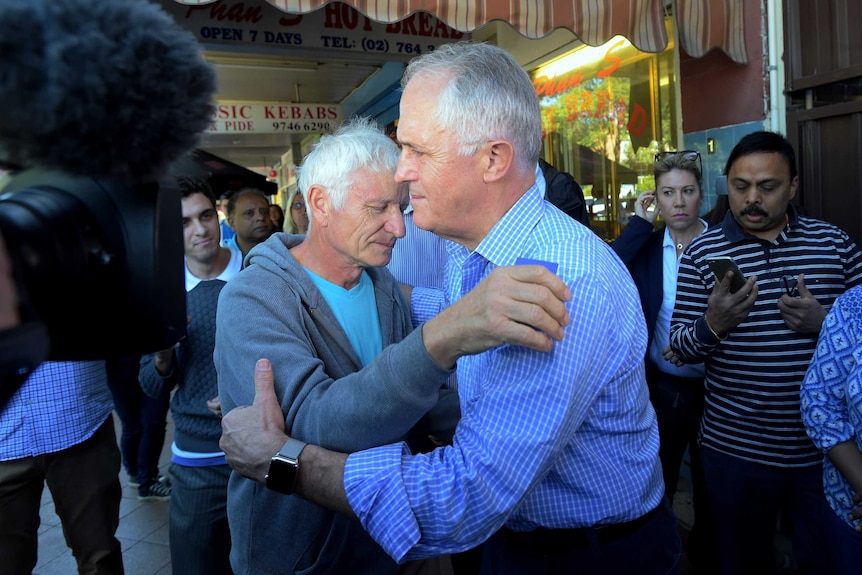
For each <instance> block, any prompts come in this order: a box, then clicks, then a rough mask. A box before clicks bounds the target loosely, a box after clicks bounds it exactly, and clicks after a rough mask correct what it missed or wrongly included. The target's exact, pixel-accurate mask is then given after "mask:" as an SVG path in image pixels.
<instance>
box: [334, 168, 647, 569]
mask: <svg viewBox="0 0 862 575" xmlns="http://www.w3.org/2000/svg"><path fill="white" fill-rule="evenodd" d="M447 249H448V250H449V262H448V263H447V269H446V286H447V291H446V293H445V297H440V295H439V294H438V295H437V298H436V299H433V296H434V294H433V292H432V290H428V289H419V290H414V292H413V296H412V299H413V303H414V304H416V306H415V307H414V310H413V311H414V318H415V319H418V320H422V319H426V318H427V317H428V316H430V315H433V313H434V312H435V311H436V310H437V309H439V308H440V306H442V305H445V304H446V303H447V302H454V301H456V300H457V299H459V298H461V297H462V296H463V295H464V294H466V293H467V292H468V291H470V290H471V289H473V288H474V287H475V286H476V285H477V284H478V283H479V282H480V281H481V280H482V279H484V278H485V277H486V276H487V275H488V274H489V273H491V271H492V270H493V269H494V268H496V267H498V266H508V265H513V264H514V263H515V261H516V260H517V259H518V257H525V258H529V259H534V260H542V261H547V262H554V263H557V264H559V268H558V274H559V275H560V277H562V278H563V279H564V280H565V281H566V283H567V284H568V286H569V287H570V289H571V290H572V294H573V297H572V299H571V301H570V302H569V303H568V305H567V307H568V310H569V313H570V315H571V318H572V322H571V324H570V325H569V326H568V327H567V328H566V337H565V338H564V340H563V341H562V342H558V343H556V344H555V346H554V349H553V350H552V351H551V352H548V353H540V352H536V351H532V350H528V349H526V348H522V347H513V346H509V345H503V346H499V347H497V348H495V349H492V350H490V351H488V352H485V353H483V354H480V355H476V356H472V357H464V358H461V359H460V360H459V361H458V380H459V397H460V402H461V413H462V418H461V421H460V423H459V424H458V428H457V430H456V432H455V437H454V443H453V445H452V446H451V447H445V448H439V449H437V450H435V451H433V452H431V453H424V454H419V455H415V456H411V455H410V454H409V452H408V451H407V448H406V446H404V445H389V446H384V447H380V448H376V449H371V450H367V451H363V452H359V453H354V454H352V455H350V456H349V457H348V459H347V463H346V467H345V472H344V486H345V489H346V492H347V496H348V499H349V501H350V504H351V506H352V508H353V509H354V511H355V512H356V514H357V516H358V517H359V518H360V520H361V521H362V524H363V526H364V527H365V528H366V529H367V530H368V532H369V533H370V534H371V536H372V537H374V539H375V540H376V541H377V542H378V543H379V544H380V545H381V546H382V547H383V548H384V549H385V550H386V552H387V553H388V554H389V555H390V556H392V557H394V558H395V559H396V560H398V561H404V560H410V559H419V558H424V557H430V556H434V555H439V554H446V553H452V552H457V551H462V550H465V549H469V548H472V547H474V546H476V545H477V544H479V543H481V542H482V541H484V540H485V539H487V538H488V537H489V536H490V535H492V534H493V533H494V532H495V531H496V530H497V529H499V528H500V527H501V526H502V525H504V524H505V525H506V526H508V527H509V528H511V529H514V530H520V531H525V530H531V529H535V528H536V527H538V526H544V527H550V528H563V527H581V526H590V525H595V524H603V523H620V522H624V521H629V520H632V519H635V518H637V517H640V516H641V515H643V514H644V513H646V512H647V511H650V510H652V509H653V508H655V507H656V506H657V505H658V503H659V501H660V500H661V498H662V494H663V492H664V485H663V482H662V477H661V467H660V463H659V460H658V428H657V426H656V419H655V412H654V411H653V409H652V406H651V405H650V403H649V395H648V391H647V386H646V382H645V379H644V366H643V357H644V353H645V351H646V341H647V334H646V327H645V321H644V318H643V313H642V311H641V309H640V305H639V301H640V300H639V298H638V294H637V291H636V288H635V286H634V283H633V281H632V279H631V276H630V275H629V273H628V271H627V270H626V268H625V266H623V264H622V262H621V261H620V260H619V258H617V256H616V255H615V254H614V253H613V252H612V250H611V249H610V248H609V247H608V245H607V244H605V243H604V242H603V241H602V240H601V239H599V238H598V237H597V236H596V235H595V234H593V233H592V232H591V231H590V230H589V229H587V228H585V227H584V226H581V225H579V224H577V223H576V222H575V221H574V220H572V219H571V218H569V217H568V216H566V215H565V214H563V213H562V212H560V211H559V210H556V209H554V208H553V207H552V206H551V205H550V204H548V203H547V202H545V201H543V200H542V197H541V194H540V192H539V190H538V187H537V186H535V185H534V186H533V187H532V188H530V190H528V191H527V193H526V194H525V195H524V196H523V197H522V198H521V199H520V200H519V201H518V202H517V203H516V204H515V205H514V206H513V207H512V209H510V210H509V212H508V213H507V214H506V215H505V216H504V217H503V218H502V219H501V220H500V221H498V222H497V224H496V225H495V226H494V228H493V229H492V230H491V231H490V232H489V233H488V235H487V236H486V237H485V239H484V240H483V241H482V242H481V243H480V244H479V246H478V247H477V248H476V250H475V251H474V252H469V251H468V250H467V249H466V248H464V247H462V246H460V245H457V244H453V243H451V242H447ZM427 296H432V298H431V299H429V298H428V297H427ZM432 300H433V301H432ZM425 304H427V305H425ZM435 308H436V309H435ZM423 313H424V314H426V315H425V316H424V317H423Z"/></svg>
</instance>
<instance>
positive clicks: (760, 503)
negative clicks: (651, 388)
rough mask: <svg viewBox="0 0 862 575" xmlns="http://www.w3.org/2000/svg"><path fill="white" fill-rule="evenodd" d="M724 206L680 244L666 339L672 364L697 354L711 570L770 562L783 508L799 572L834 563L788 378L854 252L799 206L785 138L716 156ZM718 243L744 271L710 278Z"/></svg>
mask: <svg viewBox="0 0 862 575" xmlns="http://www.w3.org/2000/svg"><path fill="white" fill-rule="evenodd" d="M725 173H726V175H727V189H728V201H729V204H730V209H729V211H728V213H727V215H726V217H725V218H724V221H723V222H722V223H721V224H720V225H718V226H715V227H713V228H710V229H709V230H707V231H706V232H704V233H703V234H702V235H700V236H698V237H697V238H695V239H694V240H692V242H691V244H690V246H689V248H688V250H687V251H686V252H685V254H684V255H683V256H682V260H681V262H680V266H679V276H678V280H677V292H676V305H675V307H674V314H673V319H672V321H671V338H670V345H669V346H668V347H667V348H665V352H664V353H665V358H666V359H668V360H669V361H673V362H674V363H677V364H681V363H682V362H689V363H699V362H703V363H704V366H705V369H706V375H705V380H704V385H705V407H704V412H703V418H702V420H701V428H700V433H701V446H702V449H701V459H702V462H703V469H704V474H705V479H706V489H707V496H708V499H709V506H710V508H711V509H712V511H713V513H714V515H715V523H716V529H717V532H718V543H719V553H720V561H721V572H722V573H724V574H726V575H731V574H732V575H745V574H751V575H755V574H762V573H772V572H774V570H775V565H774V558H773V551H772V549H773V539H774V536H775V530H776V525H777V522H778V520H779V516H782V512H784V514H785V515H783V516H784V517H787V518H789V519H790V521H791V523H792V525H790V531H792V544H793V555H794V558H795V560H796V563H797V564H798V565H799V567H800V569H801V572H804V573H833V572H834V571H833V570H832V569H831V567H830V565H829V564H828V560H829V557H830V554H829V552H828V548H829V541H830V537H829V535H828V529H827V528H826V526H827V525H829V524H831V522H827V521H826V520H825V519H826V517H827V516H826V515H825V513H828V512H829V511H830V510H829V508H828V506H827V505H826V502H825V497H824V491H823V485H822V454H821V453H820V452H819V451H818V450H817V448H816V447H815V446H814V444H813V442H812V441H811V440H810V439H809V438H808V436H807V434H806V432H805V428H804V426H803V424H802V419H801V413H800V400H799V391H800V386H801V383H802V380H803V378H804V376H805V373H806V370H807V368H808V363H809V361H810V360H811V357H812V355H813V353H814V349H815V347H816V344H817V338H818V334H819V333H820V327H821V324H822V322H823V318H824V317H825V316H826V313H827V312H828V311H829V309H830V308H831V306H832V303H833V302H834V301H835V299H836V298H837V297H838V296H839V295H841V294H842V293H844V291H846V290H847V289H849V288H852V287H853V286H855V285H858V284H859V283H862V253H860V251H859V248H858V247H857V246H856V244H855V243H854V242H853V241H852V240H851V239H850V238H849V236H848V235H847V234H846V233H845V232H844V231H842V230H840V229H838V228H837V227H835V226H834V225H831V224H828V223H826V222H823V221H819V220H815V219H813V218H809V217H805V216H803V215H801V214H799V213H798V212H797V210H796V208H795V207H794V206H793V205H792V204H791V203H790V201H791V200H792V199H793V198H794V197H795V196H796V192H797V188H798V186H799V178H798V177H797V175H796V156H795V153H794V151H793V147H792V146H791V145H790V143H789V142H788V141H787V140H786V139H785V138H784V137H783V136H781V135H779V134H776V133H772V132H754V133H752V134H749V135H747V136H745V137H743V138H742V139H741V140H740V141H739V143H738V144H737V145H736V146H735V147H734V148H733V150H732V151H731V153H730V156H729V157H728V159H727V164H726V167H725ZM714 256H730V257H732V258H733V260H734V261H735V262H736V264H737V266H738V268H739V270H740V272H741V273H742V274H743V275H744V276H745V278H746V281H745V284H744V286H743V287H742V288H740V289H738V290H736V291H735V292H731V291H730V285H731V278H730V277H728V276H730V275H731V274H732V272H729V273H728V274H726V275H725V277H723V278H716V277H715V275H714V274H713V273H712V272H711V271H710V267H709V264H708V262H707V259H708V258H710V257H714Z"/></svg>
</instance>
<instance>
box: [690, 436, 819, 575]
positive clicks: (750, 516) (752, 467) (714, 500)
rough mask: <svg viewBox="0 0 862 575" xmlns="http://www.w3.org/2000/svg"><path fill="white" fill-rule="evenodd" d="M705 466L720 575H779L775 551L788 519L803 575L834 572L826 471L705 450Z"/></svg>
mask: <svg viewBox="0 0 862 575" xmlns="http://www.w3.org/2000/svg"><path fill="white" fill-rule="evenodd" d="M700 454H701V461H702V463H703V470H704V474H705V476H706V490H707V494H708V496H709V505H710V508H711V510H712V514H713V518H714V520H715V526H716V531H717V533H718V543H719V552H720V555H721V558H720V562H721V572H722V573H724V574H725V575H747V574H750V575H764V574H769V573H774V572H775V557H774V555H773V547H774V541H775V532H776V528H777V525H778V518H779V515H781V513H782V512H785V513H786V516H787V517H788V518H789V519H790V529H791V531H792V534H791V542H792V546H793V558H794V559H795V560H796V563H797V564H798V565H799V574H800V575H802V574H811V575H813V574H823V575H829V574H832V573H835V570H834V568H833V566H832V564H831V557H830V553H829V549H830V547H829V540H830V536H829V534H828V532H829V530H828V516H827V515H826V513H827V511H831V510H830V509H829V505H828V504H827V503H826V498H825V496H824V495H823V467H822V466H821V465H814V466H811V467H776V466H772V465H763V464H760V463H754V462H751V461H745V460H743V459H739V458H737V457H733V456H730V455H726V454H724V453H720V452H718V451H715V450H714V449H710V448H708V447H704V448H702V449H701V452H700Z"/></svg>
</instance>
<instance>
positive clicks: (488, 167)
mask: <svg viewBox="0 0 862 575" xmlns="http://www.w3.org/2000/svg"><path fill="white" fill-rule="evenodd" d="M481 154H482V163H483V166H482V167H483V169H484V170H483V175H482V179H483V180H484V182H485V183H486V184H490V183H491V182H496V181H499V180H500V179H502V178H503V176H505V175H506V174H507V173H509V170H510V169H512V164H513V163H514V160H515V149H514V148H513V147H512V144H511V143H510V142H507V141H505V140H496V141H493V142H489V143H487V144H485V147H484V148H483V149H482V151H481Z"/></svg>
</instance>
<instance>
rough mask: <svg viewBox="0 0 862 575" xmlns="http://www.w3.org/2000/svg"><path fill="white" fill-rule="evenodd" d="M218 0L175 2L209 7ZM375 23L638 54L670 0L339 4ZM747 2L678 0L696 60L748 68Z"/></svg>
mask: <svg viewBox="0 0 862 575" xmlns="http://www.w3.org/2000/svg"><path fill="white" fill-rule="evenodd" d="M214 1H215V0H176V2H179V3H180V4H189V5H202V4H211V3H212V2H214ZM266 1H267V2H269V3H270V4H272V5H273V6H275V7H276V8H278V9H280V10H282V11H284V12H288V13H291V14H304V13H307V12H311V11H313V10H317V9H318V8H321V7H322V6H324V5H326V4H329V3H330V2H331V1H332V0H266ZM342 2H343V3H344V4H348V5H350V6H352V7H353V8H355V9H356V10H357V11H359V12H360V13H362V14H364V15H366V16H368V17H369V18H371V19H372V20H375V21H377V22H386V23H389V22H397V21H398V20H401V19H403V18H405V17H406V16H408V15H410V14H412V13H413V12H428V13H430V14H432V15H434V16H435V17H437V18H438V19H440V20H442V21H443V22H445V23H446V24H448V25H449V26H450V27H452V28H455V29H456V30H459V31H461V32H472V31H473V30H475V29H476V28H479V27H481V26H483V25H484V24H487V23H488V22H492V21H494V20H503V21H505V22H508V23H509V24H510V25H511V26H512V28H514V29H515V30H517V31H518V32H520V33H521V34H522V35H524V36H526V37H527V38H541V37H542V36H545V35H547V34H549V33H550V32H552V31H553V30H554V29H556V28H568V29H569V30H572V31H573V32H574V33H575V35H576V36H577V37H578V38H579V39H580V40H582V41H583V42H584V43H586V44H589V45H591V46H599V45H601V44H604V43H605V42H607V41H608V40H610V39H611V38H612V37H614V36H616V35H621V36H625V37H626V38H628V39H629V40H630V41H631V43H632V44H633V45H634V46H636V47H637V48H638V49H639V50H642V51H644V52H661V51H663V50H664V49H665V48H666V47H667V43H668V38H667V31H666V29H665V26H664V5H665V0H513V1H501V0H375V1H373V2H372V1H369V0H342ZM742 3H743V0H676V5H677V7H676V15H677V25H678V29H679V35H680V43H681V45H682V46H683V48H684V49H685V51H686V53H688V54H689V55H691V56H694V57H696V58H699V57H701V56H703V55H704V54H706V53H707V52H708V51H710V50H711V49H712V48H719V49H720V50H723V51H724V52H725V53H727V55H728V56H730V57H731V59H733V60H734V61H735V62H739V63H741V64H744V63H746V62H747V58H746V54H745V43H744V37H743V27H742Z"/></svg>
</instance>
